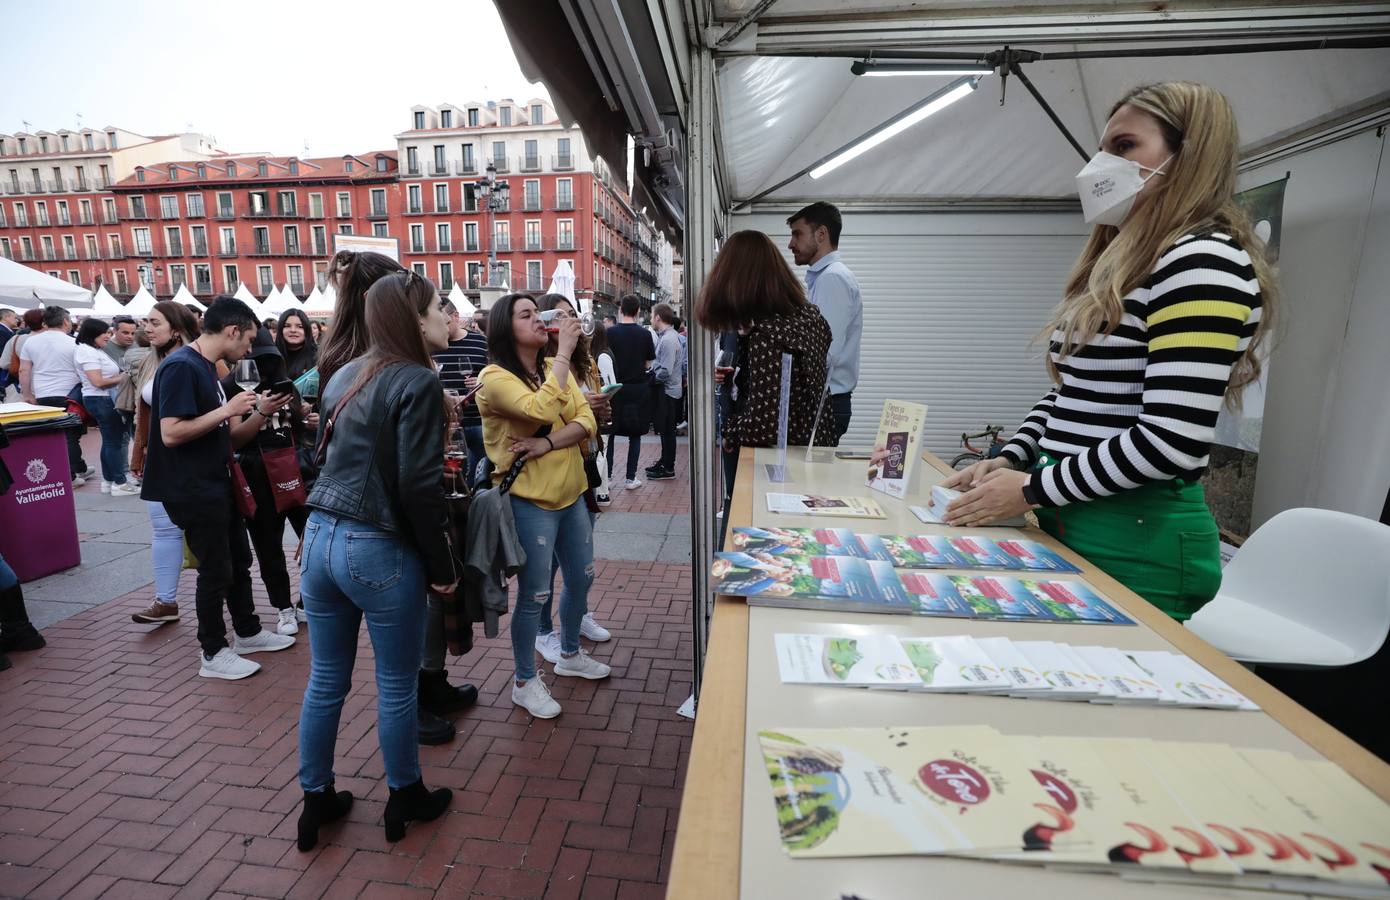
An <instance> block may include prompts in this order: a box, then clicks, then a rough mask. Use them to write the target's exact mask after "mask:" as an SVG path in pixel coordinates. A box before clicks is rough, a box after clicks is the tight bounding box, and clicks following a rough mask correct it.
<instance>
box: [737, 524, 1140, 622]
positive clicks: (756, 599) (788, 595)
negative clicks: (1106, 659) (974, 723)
mask: <svg viewBox="0 0 1390 900" xmlns="http://www.w3.org/2000/svg"><path fill="white" fill-rule="evenodd" d="M733 543H734V546H735V547H737V548H739V549H737V550H735V551H730V552H723V553H716V554H715V560H714V564H713V566H712V567H711V570H710V571H711V574H712V575H713V576H714V578H715V579H716V581H717V585H716V588H715V589H716V590H717V591H718V592H719V593H721V594H729V595H732V596H738V597H747V598H748V602H749V603H750V604H753V605H755V606H779V607H788V608H798V609H825V610H849V611H855V612H885V613H904V614H915V615H924V616H949V617H956V618H966V619H971V618H980V619H1004V620H1015V621H1037V622H1082V623H1086V622H1089V623H1101V624H1114V625H1133V624H1134V622H1133V621H1132V620H1130V619H1129V618H1128V617H1127V616H1125V615H1124V614H1123V613H1121V612H1120V611H1119V610H1117V609H1116V608H1115V607H1114V606H1112V605H1111V604H1110V603H1109V602H1107V601H1106V600H1104V599H1102V598H1101V597H1100V596H1099V595H1098V594H1096V592H1095V591H1094V590H1093V589H1092V588H1091V587H1090V586H1089V585H1087V584H1086V583H1085V582H1083V581H1077V580H1069V579H1068V580H1053V579H1050V578H1043V577H1040V576H1041V575H1044V574H1051V573H1053V572H1075V571H1076V568H1075V567H1074V566H1072V565H1071V564H1070V563H1068V562H1067V561H1066V560H1064V559H1062V558H1061V557H1059V556H1057V555H1056V554H1055V553H1053V552H1052V551H1051V550H1049V549H1048V548H1046V547H1044V546H1043V545H1041V544H1039V543H1037V542H1036V541H1028V540H1008V541H1003V540H1001V541H995V540H992V539H990V538H985V537H976V536H966V537H942V536H939V535H922V536H916V537H905V536H900V535H881V534H854V533H852V532H850V531H849V530H847V529H843V528H735V529H734V537H733ZM943 568H953V569H985V568H996V569H1009V570H1013V571H1020V570H1022V571H1026V572H1028V575H1027V576H1025V577H1023V578H1014V577H1007V576H999V575H945V574H941V573H937V572H932V571H924V570H932V569H943ZM1033 573H1038V574H1036V575H1035V574H1033Z"/></svg>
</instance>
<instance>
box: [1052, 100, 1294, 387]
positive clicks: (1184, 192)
mask: <svg viewBox="0 0 1390 900" xmlns="http://www.w3.org/2000/svg"><path fill="white" fill-rule="evenodd" d="M1123 106H1131V107H1134V108H1135V109H1137V110H1139V111H1141V112H1144V113H1147V114H1148V115H1150V116H1152V117H1153V118H1154V119H1156V120H1157V121H1158V124H1159V127H1160V128H1161V129H1162V130H1163V136H1164V139H1165V140H1166V141H1167V143H1168V145H1169V149H1170V150H1172V151H1173V154H1174V155H1173V158H1172V160H1171V161H1170V162H1169V163H1168V164H1167V165H1166V166H1165V167H1164V173H1165V174H1163V175H1161V176H1158V177H1157V179H1156V180H1155V181H1153V182H1152V183H1151V186H1150V187H1148V188H1147V189H1146V190H1145V191H1144V193H1142V194H1140V195H1139V197H1138V198H1137V199H1136V201H1135V209H1134V210H1133V211H1132V212H1131V213H1130V217H1129V219H1128V220H1127V221H1126V223H1125V227H1123V228H1116V227H1115V226H1112V225H1097V226H1096V227H1095V228H1094V229H1092V231H1091V237H1090V239H1089V240H1088V241H1087V242H1086V247H1085V249H1084V250H1082V252H1081V257H1080V258H1079V259H1078V260H1077V261H1076V266H1075V267H1074V268H1073V269H1072V271H1071V275H1070V276H1069V277H1068V278H1067V287H1066V295H1065V299H1064V300H1063V301H1062V302H1061V304H1059V305H1058V307H1057V309H1056V310H1055V311H1054V313H1053V317H1052V322H1051V324H1050V325H1048V327H1047V330H1046V332H1045V334H1046V335H1048V336H1050V335H1052V334H1053V333H1055V332H1060V343H1061V351H1060V356H1062V357H1066V356H1069V355H1071V354H1072V353H1074V352H1076V350H1078V349H1079V348H1080V347H1082V346H1084V345H1085V344H1087V343H1088V342H1090V340H1091V339H1092V338H1094V337H1095V336H1096V335H1097V334H1100V333H1101V332H1102V330H1103V331H1104V333H1105V334H1107V335H1109V334H1110V333H1111V332H1113V331H1114V330H1115V328H1116V326H1118V325H1119V323H1120V319H1121V317H1122V316H1123V315H1124V297H1125V295H1126V294H1128V293H1129V292H1130V291H1133V290H1134V289H1135V288H1137V287H1139V286H1140V285H1142V284H1143V283H1144V280H1145V279H1146V278H1147V277H1148V276H1149V274H1150V273H1151V272H1152V271H1153V268H1154V266H1155V265H1156V264H1157V263H1158V257H1159V254H1161V253H1162V252H1163V251H1164V250H1165V249H1167V248H1168V247H1170V246H1172V244H1173V242H1174V241H1176V240H1178V239H1179V238H1181V237H1182V236H1183V235H1186V234H1192V233H1195V232H1204V231H1221V232H1223V233H1225V234H1228V235H1230V236H1231V237H1233V238H1234V239H1235V240H1236V242H1237V243H1239V244H1240V246H1241V247H1243V248H1244V249H1245V251H1246V252H1247V253H1249V254H1250V261H1251V263H1252V264H1253V265H1254V269H1255V277H1256V278H1257V279H1258V280H1259V284H1260V295H1261V308H1260V321H1259V323H1258V325H1257V326H1256V329H1255V335H1254V337H1253V338H1252V339H1251V341H1250V345H1249V346H1248V347H1247V348H1246V350H1245V352H1244V353H1242V354H1241V356H1240V359H1238V360H1236V363H1235V365H1234V367H1232V369H1231V379H1230V381H1229V383H1228V385H1227V388H1226V404H1227V405H1228V406H1230V407H1232V408H1234V407H1235V406H1236V405H1237V404H1238V403H1239V401H1240V395H1241V393H1242V391H1243V390H1244V388H1245V386H1246V385H1248V384H1250V383H1251V382H1253V381H1255V380H1257V379H1258V378H1259V377H1260V368H1261V363H1260V354H1259V353H1258V352H1257V351H1258V349H1259V347H1260V345H1261V343H1262V342H1263V341H1264V339H1265V336H1266V335H1267V334H1269V333H1271V331H1272V329H1273V328H1274V322H1275V308H1276V306H1277V299H1278V298H1277V294H1278V291H1277V287H1276V285H1275V280H1274V272H1273V270H1272V269H1271V267H1270V265H1269V261H1268V259H1267V258H1266V256H1265V248H1264V242H1263V241H1261V240H1260V238H1259V237H1258V236H1256V234H1255V231H1254V228H1253V227H1252V226H1251V224H1250V220H1249V219H1248V218H1247V217H1246V215H1245V213H1244V212H1243V211H1242V210H1241V209H1240V208H1239V207H1238V206H1236V203H1235V198H1234V195H1235V186H1236V163H1237V153H1238V148H1239V139H1238V137H1237V134H1236V117H1235V113H1234V112H1233V111H1232V109H1231V104H1230V103H1229V102H1228V101H1227V100H1226V98H1225V96H1224V95H1222V93H1221V92H1220V91H1218V90H1215V89H1214V88H1210V87H1207V86H1206V85H1203V84H1196V83H1194V82H1191V81H1169V82H1164V83H1162V84H1150V85H1145V86H1143V87H1138V88H1135V89H1134V90H1132V91H1130V92H1129V93H1128V94H1126V95H1125V96H1124V97H1122V98H1121V99H1120V101H1119V102H1118V103H1116V104H1115V106H1114V107H1113V108H1112V109H1111V110H1110V115H1111V116H1113V115H1115V113H1116V112H1118V111H1119V110H1120V108H1121V107H1123ZM1047 371H1048V374H1049V375H1050V376H1051V377H1052V379H1053V380H1054V381H1055V382H1058V383H1060V381H1061V378H1060V376H1059V374H1058V371H1057V367H1056V365H1055V364H1054V362H1053V360H1052V355H1051V354H1047Z"/></svg>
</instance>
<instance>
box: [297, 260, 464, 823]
mask: <svg viewBox="0 0 1390 900" xmlns="http://www.w3.org/2000/svg"><path fill="white" fill-rule="evenodd" d="M365 324H366V327H367V333H368V334H370V335H371V336H372V344H371V346H370V348H369V349H368V350H367V352H366V354H365V355H363V356H362V357H360V358H358V359H355V360H353V361H352V362H350V363H348V364H347V365H345V366H343V367H342V368H341V369H340V370H339V371H338V372H337V374H336V375H335V376H334V377H333V380H332V382H331V383H330V384H329V386H328V387H327V388H326V389H325V392H324V394H323V397H322V409H323V426H322V428H321V429H320V434H319V448H320V449H319V456H320V458H321V459H322V460H323V465H322V469H321V470H320V472H319V476H318V481H317V482H316V483H315V485H314V490H313V492H312V493H311V494H310V495H309V508H310V509H311V510H313V511H312V512H311V513H310V516H309V521H308V523H307V524H306V525H305V529H304V552H303V559H302V562H301V576H300V594H301V595H302V596H303V598H304V609H305V612H306V613H307V614H308V617H309V625H310V630H309V646H310V655H311V666H310V670H309V684H308V686H307V687H306V688H305V691H304V707H303V710H302V711H301V713H300V718H299V759H300V768H299V781H300V785H301V787H302V788H303V789H304V811H303V813H302V815H301V816H300V819H299V848H300V849H301V850H308V849H310V848H312V847H313V846H314V844H315V842H316V841H317V839H318V828H319V826H320V825H321V824H323V823H325V822H329V821H332V820H333V819H336V818H339V817H340V816H342V815H343V814H344V813H346V812H347V809H348V807H349V806H350V805H351V803H352V795H351V794H349V793H348V792H347V791H341V792H335V791H334V789H333V749H334V744H335V743H336V740H337V733H338V720H339V716H340V714H341V712H342V707H343V700H344V699H345V698H346V697H347V692H348V689H349V688H350V687H351V683H352V666H353V661H354V659H355V657H356V655H357V635H358V630H359V627H360V625H361V622H362V618H363V617H364V616H365V617H366V619H367V633H368V634H369V635H370V637H371V641H372V648H373V650H374V652H375V655H376V682H377V692H378V700H377V736H378V739H379V741H380V743H381V755H382V760H383V762H384V763H385V768H386V783H387V787H388V788H389V789H390V799H389V800H388V802H387V804H386V839H387V840H389V841H396V840H399V839H400V838H401V837H402V836H403V835H404V834H405V823H406V822H408V821H412V820H415V821H429V820H431V819H434V818H437V817H438V816H439V815H440V814H441V813H443V812H444V809H445V808H446V807H447V806H448V804H449V799H450V797H451V792H450V791H449V790H448V789H447V788H443V789H440V790H437V791H433V792H431V791H427V790H426V789H425V786H424V783H423V782H422V781H421V778H420V758H419V747H418V745H417V742H416V740H417V735H416V712H415V710H416V689H417V685H418V681H417V673H418V672H419V669H420V651H421V643H422V640H423V636H424V617H425V590H426V586H428V587H429V588H430V589H431V590H434V591H436V592H438V593H442V594H447V593H450V592H452V591H453V590H454V588H455V586H456V585H457V582H458V576H457V574H456V573H455V571H454V561H453V560H454V557H453V552H452V549H451V547H450V546H449V539H448V536H447V529H446V521H447V510H446V507H445V501H444V490H443V483H444V482H443V479H444V448H445V439H444V435H445V428H446V413H445V409H444V392H443V388H442V387H441V386H440V384H439V376H438V375H437V374H436V373H435V369H434V365H433V362H432V361H431V359H430V353H431V352H432V351H435V350H442V349H444V347H446V346H447V345H448V339H449V321H448V318H447V317H446V316H445V314H444V309H443V301H442V300H440V298H439V293H438V291H436V290H435V288H434V285H432V284H430V282H429V281H427V280H426V279H424V278H421V277H419V276H417V275H415V274H414V273H410V272H402V273H398V274H395V275H388V276H386V277H385V278H382V279H380V280H379V281H377V282H376V283H375V284H373V285H372V287H371V288H370V289H369V290H368V291H367V297H366V323H365Z"/></svg>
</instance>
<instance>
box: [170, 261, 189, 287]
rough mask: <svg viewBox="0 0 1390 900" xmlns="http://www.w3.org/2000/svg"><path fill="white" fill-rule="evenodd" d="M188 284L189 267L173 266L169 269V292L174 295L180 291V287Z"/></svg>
mask: <svg viewBox="0 0 1390 900" xmlns="http://www.w3.org/2000/svg"><path fill="white" fill-rule="evenodd" d="M187 283H188V267H187V266H185V265H183V264H181V263H180V264H177V265H172V266H170V267H169V291H170V293H173V292H174V291H177V290H178V289H179V285H183V284H187Z"/></svg>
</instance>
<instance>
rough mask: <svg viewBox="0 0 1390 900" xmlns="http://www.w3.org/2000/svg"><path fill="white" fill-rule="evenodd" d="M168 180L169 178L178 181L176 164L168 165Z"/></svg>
mask: <svg viewBox="0 0 1390 900" xmlns="http://www.w3.org/2000/svg"><path fill="white" fill-rule="evenodd" d="M169 180H170V181H178V180H179V169H178V166H170V167H169Z"/></svg>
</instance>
